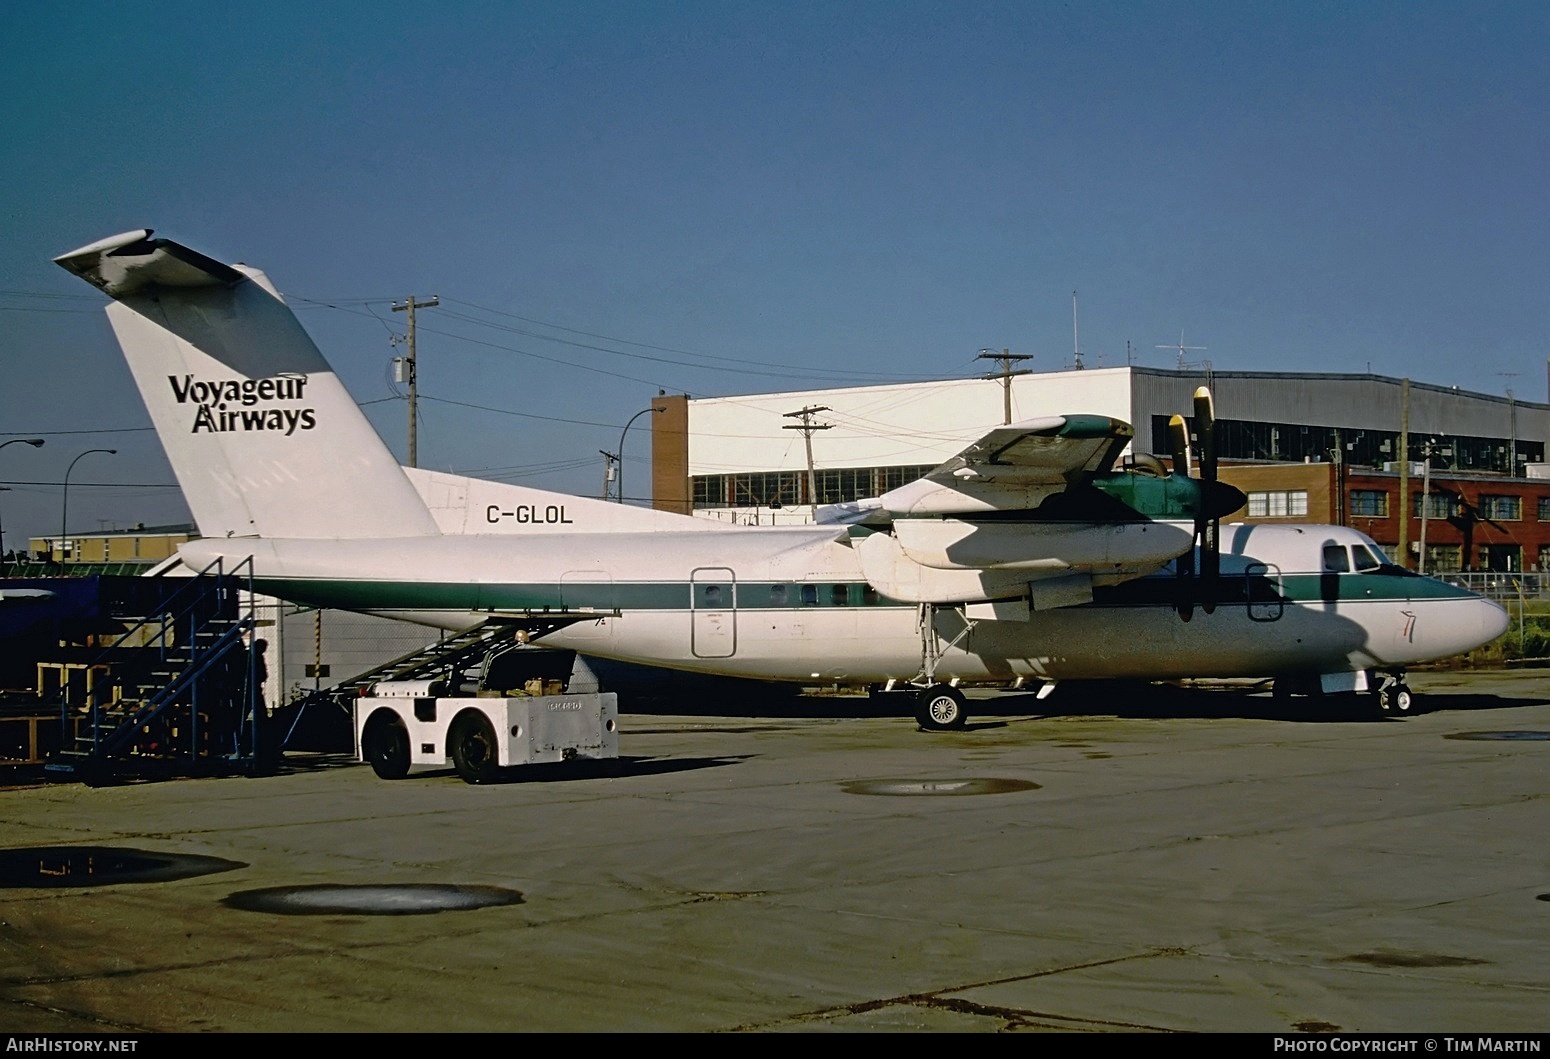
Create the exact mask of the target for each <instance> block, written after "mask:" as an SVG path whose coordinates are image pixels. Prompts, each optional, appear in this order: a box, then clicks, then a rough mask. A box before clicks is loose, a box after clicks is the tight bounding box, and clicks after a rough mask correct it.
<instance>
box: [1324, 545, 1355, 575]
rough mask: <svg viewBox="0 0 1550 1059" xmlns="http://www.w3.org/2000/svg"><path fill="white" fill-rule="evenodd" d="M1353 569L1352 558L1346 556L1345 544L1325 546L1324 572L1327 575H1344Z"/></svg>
mask: <svg viewBox="0 0 1550 1059" xmlns="http://www.w3.org/2000/svg"><path fill="white" fill-rule="evenodd" d="M1350 569H1351V559H1350V556H1348V555H1347V554H1346V550H1345V545H1343V544H1326V545H1324V572H1325V573H1326V574H1343V573H1347V572H1349V571H1350Z"/></svg>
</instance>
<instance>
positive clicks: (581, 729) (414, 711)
mask: <svg viewBox="0 0 1550 1059" xmlns="http://www.w3.org/2000/svg"><path fill="white" fill-rule="evenodd" d="M374 690H376V691H377V692H378V693H377V694H376V695H373V696H372V697H369V698H362V699H357V700H356V706H355V734H356V746H357V747H359V748H360V749H359V756H360V759H361V760H362V761H365V762H366V763H367V764H369V765H371V767H372V769H373V770H374V771H375V772H376V773H377V775H378V776H380V777H382V778H383V779H389V780H396V779H402V778H403V777H404V776H407V775H408V774H409V772H410V770H411V769H419V768H431V767H434V768H445V767H446V766H447V765H449V764H450V765H452V767H453V768H455V769H457V773H458V775H459V776H461V777H462V778H463V779H464V780H466V781H467V782H469V783H485V782H488V781H489V780H492V779H494V778H496V776H497V775H498V774H499V772H500V770H501V769H504V768H510V767H512V766H514V765H533V764H539V763H543V762H559V761H575V760H600V759H604V758H617V757H618V756H619V700H618V696H616V695H615V694H614V693H613V692H603V693H601V694H576V695H570V694H552V695H523V696H515V697H512V698H485V697H477V698H445V697H440V696H435V695H434V694H432V695H425V694H414V693H415V692H424V691H432V692H433V691H434V690H436V689H435V688H433V687H431V686H427V687H425V688H420V687H414V686H408V685H407V684H401V685H398V686H397V687H390V686H388V685H379V686H378V688H377V689H374ZM383 691H387V692H388V694H386V695H384V694H381V692H383Z"/></svg>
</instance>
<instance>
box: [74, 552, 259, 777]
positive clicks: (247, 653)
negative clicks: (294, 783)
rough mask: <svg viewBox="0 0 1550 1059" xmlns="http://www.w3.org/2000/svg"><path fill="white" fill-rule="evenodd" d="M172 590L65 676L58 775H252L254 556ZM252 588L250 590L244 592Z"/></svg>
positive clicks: (213, 568) (255, 756)
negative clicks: (76, 677) (82, 676)
mask: <svg viewBox="0 0 1550 1059" xmlns="http://www.w3.org/2000/svg"><path fill="white" fill-rule="evenodd" d="M166 580H167V584H168V586H169V589H170V591H168V592H167V593H165V594H163V595H162V596H161V597H160V599H159V601H158V602H157V604H156V605H155V606H154V608H152V612H151V613H149V614H146V615H145V616H143V617H141V618H140V619H139V620H138V621H136V622H135V623H134V624H133V625H131V626H130V628H129V629H128V630H127V631H126V632H124V633H123V635H121V636H119V637H118V638H117V639H116V640H115V641H114V642H113V643H112V644H111V645H110V646H108V647H107V648H105V649H104V650H103V652H102V655H101V657H100V660H99V661H98V662H97V663H94V664H93V665H92V666H90V667H89V668H88V670H87V672H88V673H89V674H92V676H93V677H94V679H89V680H87V681H86V682H85V683H84V684H83V685H82V684H72V683H70V682H65V683H64V684H63V685H62V687H61V693H60V725H61V730H62V740H63V742H62V748H61V749H60V750H59V751H57V752H56V753H55V754H54V755H53V756H52V757H51V758H50V760H49V761H48V762H47V763H46V764H45V766H44V771H45V774H46V775H48V776H49V777H50V778H51V779H79V780H84V781H86V782H103V781H111V780H114V779H127V778H150V777H167V776H174V775H193V774H211V773H217V774H218V773H244V774H250V775H251V774H255V773H258V772H261V771H266V770H267V769H269V768H270V767H272V765H273V764H274V763H275V757H276V755H275V754H274V753H272V752H267V751H268V748H269V747H270V746H271V745H272V743H273V740H272V739H270V738H269V737H268V733H267V731H266V724H265V721H266V717H265V710H264V702H263V689H262V688H261V687H260V686H259V684H260V682H259V680H258V679H256V677H257V673H256V669H257V663H256V659H255V657H254V655H253V652H252V651H251V650H250V649H249V648H248V645H247V640H248V639H249V638H250V637H251V634H252V632H253V630H254V628H255V625H256V620H255V617H254V613H253V603H252V601H253V563H252V560H251V559H246V560H243V561H242V562H241V563H239V564H238V565H237V566H236V567H235V568H234V569H232V570H231V571H230V572H227V571H226V570H225V568H224V564H223V560H219V559H218V560H216V561H215V562H214V563H212V564H210V566H208V567H206V568H205V569H203V570H201V571H199V572H198V573H197V574H195V575H194V576H193V577H190V578H187V579H186V583H182V584H178V586H177V587H176V588H175V589H172V588H171V585H172V584H173V583H174V582H180V581H184V580H185V579H182V578H168V579H166ZM244 593H245V595H244Z"/></svg>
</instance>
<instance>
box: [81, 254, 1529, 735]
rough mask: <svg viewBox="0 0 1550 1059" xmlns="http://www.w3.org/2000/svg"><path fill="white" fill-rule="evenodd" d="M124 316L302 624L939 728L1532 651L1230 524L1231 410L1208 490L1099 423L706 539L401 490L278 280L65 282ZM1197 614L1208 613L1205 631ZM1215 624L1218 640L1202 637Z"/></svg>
mask: <svg viewBox="0 0 1550 1059" xmlns="http://www.w3.org/2000/svg"><path fill="white" fill-rule="evenodd" d="M57 261H58V263H59V264H60V265H61V266H63V267H64V268H66V269H68V270H69V271H71V272H73V273H75V274H77V275H79V276H81V277H82V278H83V279H85V280H87V281H88V282H90V283H92V284H93V285H95V286H96V287H98V288H99V289H100V290H102V291H104V292H105V293H107V294H108V295H110V296H111V297H112V298H113V299H114V302H113V303H112V304H110V305H109V306H108V310H107V311H108V316H109V318H110V320H111V322H112V325H113V328H114V331H115V333H116V335H117V338H118V341H119V344H120V345H121V346H122V347H123V350H124V354H125V356H126V357H127V358H128V361H129V366H130V369H131V371H132V372H133V374H134V377H135V382H136V384H137V385H138V386H139V389H140V393H141V395H142V397H143V398H144V400H145V404H146V407H147V408H148V409H149V411H150V414H151V418H152V421H153V422H154V423H155V426H156V430H157V432H158V433H159V435H160V437H161V440H162V443H163V445H164V446H165V447H166V450H167V455H168V457H169V458H170V460H171V463H172V467H173V470H174V472H175V473H176V475H177V478H178V482H179V484H180V485H181V486H182V489H183V493H184V496H185V497H186V498H187V501H188V504H189V507H190V509H191V511H192V513H193V516H194V518H195V520H196V522H197V523H198V526H199V531H200V533H201V534H202V537H201V538H199V539H197V540H194V541H191V542H189V543H187V544H185V545H183V546H182V548H181V549H180V552H181V555H182V557H183V559H184V561H185V562H186V563H187V564H188V565H190V566H192V567H194V568H195V569H200V568H204V567H205V566H208V565H209V564H211V563H212V562H214V561H215V560H216V559H221V560H223V561H225V562H226V563H228V564H231V565H235V564H237V563H240V562H241V561H243V560H246V559H248V558H249V557H251V558H252V560H253V569H254V571H255V576H256V578H257V582H258V587H259V589H260V590H261V591H264V592H267V593H269V594H272V595H275V596H278V597H280V598H282V599H286V600H290V601H293V602H296V603H300V604H306V605H311V606H317V607H329V608H342V609H346V610H354V611H362V612H367V613H373V614H379V615H385V616H388V617H393V618H399V619H404V620H407V621H414V622H421V623H423V624H427V625H431V626H434V627H438V628H471V627H473V626H475V625H478V624H480V623H482V622H487V621H492V620H496V621H505V622H509V623H511V624H512V625H513V626H515V627H516V628H518V629H521V630H525V631H526V633H527V635H528V636H530V637H532V638H534V639H538V638H541V639H542V641H543V643H544V644H546V645H552V646H556V647H564V648H570V649H574V650H576V651H578V652H580V653H582V654H584V655H592V656H597V657H601V658H608V659H617V660H623V661H629V662H637V663H645V664H649V665H654V666H663V667H669V668H675V669H680V670H691V671H697V672H701V673H711V674H723V675H731V676H741V677H755V678H762V679H766V680H776V681H795V682H803V683H811V684H835V683H838V684H847V685H856V686H862V685H870V686H879V685H880V686H882V687H884V688H886V689H887V690H894V689H896V688H906V689H913V690H914V691H915V700H914V705H915V713H916V717H917V719H918V721H919V723H920V725H921V727H923V728H926V729H942V728H954V727H959V726H961V725H963V723H964V720H965V718H966V716H967V713H966V706H965V699H964V695H963V693H962V691H961V690H960V687H961V686H966V685H974V684H993V685H1000V686H1023V684H1024V682H1027V681H1042V682H1044V685H1043V686H1042V687H1041V689H1040V694H1041V695H1042V694H1044V693H1045V692H1047V691H1048V689H1049V688H1051V687H1053V685H1054V682H1057V681H1061V680H1077V679H1102V678H1139V679H1150V680H1166V679H1177V678H1191V677H1199V678H1213V677H1268V678H1273V679H1274V680H1275V687H1276V689H1277V691H1278V692H1285V691H1292V690H1298V691H1309V692H1314V693H1317V692H1320V691H1364V690H1365V691H1374V692H1376V693H1377V696H1378V701H1379V704H1380V705H1381V706H1382V707H1383V708H1384V709H1386V710H1393V711H1398V712H1404V711H1408V710H1410V709H1411V707H1412V702H1413V700H1412V696H1411V693H1410V690H1409V689H1408V688H1407V687H1406V685H1405V683H1404V672H1405V667H1406V666H1408V665H1411V664H1414V663H1418V662H1424V661H1429V660H1433V659H1439V658H1445V657H1448V656H1451V655H1455V654H1459V653H1461V652H1464V651H1468V650H1470V649H1472V648H1474V647H1477V646H1479V645H1481V644H1484V643H1487V642H1489V641H1490V640H1492V639H1495V638H1496V637H1497V636H1498V635H1500V634H1501V633H1502V632H1503V631H1505V629H1506V627H1507V615H1506V612H1505V611H1504V610H1503V609H1502V608H1501V607H1500V606H1498V605H1497V604H1495V603H1493V602H1490V601H1488V600H1486V599H1483V598H1481V597H1480V596H1478V595H1475V594H1474V593H1471V592H1468V591H1465V590H1464V589H1461V588H1458V587H1455V586H1452V585H1449V584H1446V583H1444V582H1442V581H1438V580H1433V579H1431V578H1426V577H1421V576H1418V575H1416V574H1413V573H1410V572H1409V571H1406V570H1403V569H1401V568H1400V567H1398V566H1395V565H1394V564H1392V563H1391V562H1389V561H1388V560H1387V559H1386V558H1385V557H1384V556H1383V554H1382V553H1381V551H1380V550H1379V548H1378V546H1377V545H1376V544H1375V543H1374V542H1373V541H1372V540H1371V539H1370V538H1368V537H1366V536H1364V535H1363V534H1361V533H1358V532H1356V531H1354V530H1350V529H1345V528H1340V527H1334V526H1313V525H1274V526H1269V525H1232V526H1227V527H1219V526H1218V523H1217V520H1218V519H1220V518H1221V517H1222V516H1224V515H1226V514H1229V513H1231V512H1232V511H1234V510H1236V509H1237V508H1238V507H1239V506H1241V504H1242V503H1243V494H1242V493H1240V492H1238V491H1237V490H1236V489H1233V488H1232V487H1230V486H1227V485H1225V484H1223V483H1220V482H1218V481H1217V480H1216V475H1215V460H1214V457H1213V456H1212V452H1211V450H1212V446H1211V444H1210V434H1211V425H1212V422H1213V420H1212V415H1211V408H1210V397H1209V394H1207V393H1205V392H1204V391H1202V392H1201V393H1200V394H1197V398H1196V429H1197V433H1198V435H1199V437H1200V439H1201V445H1200V448H1201V450H1202V459H1201V477H1200V478H1193V477H1191V476H1190V469H1189V459H1188V445H1187V438H1186V436H1185V433H1184V421H1183V419H1182V418H1181V417H1177V416H1176V417H1174V424H1173V429H1174V449H1175V452H1174V454H1173V473H1169V472H1168V471H1167V469H1166V468H1165V467H1164V466H1163V464H1162V463H1161V461H1159V460H1157V459H1155V458H1154V457H1150V456H1144V455H1143V456H1138V457H1136V458H1135V459H1134V460H1133V461H1132V462H1131V464H1130V465H1129V466H1128V467H1124V468H1122V469H1120V470H1114V466H1115V462H1116V460H1117V458H1118V457H1119V455H1120V453H1121V451H1122V450H1123V449H1124V448H1125V447H1126V445H1127V444H1128V443H1129V442H1130V440H1131V436H1132V431H1131V428H1130V427H1129V426H1128V425H1127V424H1125V423H1122V422H1119V421H1117V420H1113V419H1110V418H1108V417H1100V416H1061V417H1051V418H1044V419H1036V420H1031V421H1028V422H1023V423H1018V424H1014V425H1011V426H1004V427H998V428H996V429H994V430H991V431H990V432H989V433H988V434H987V435H986V436H985V437H984V438H983V439H981V440H980V441H979V442H978V443H976V444H974V445H972V446H970V447H969V448H968V449H966V450H964V451H963V452H962V453H961V454H959V455H958V456H956V457H955V458H953V459H952V460H949V461H948V462H947V463H945V464H943V465H942V466H941V467H938V468H937V469H935V470H934V471H932V472H931V473H930V474H928V475H926V476H925V477H924V478H921V479H919V480H917V481H915V482H913V483H910V484H908V485H905V486H903V487H901V488H899V489H895V490H893V491H892V492H889V493H887V494H885V495H883V496H881V497H879V498H876V499H873V500H868V501H862V502H860V503H857V504H848V505H839V506H837V507H836V508H832V509H827V510H825V511H824V512H823V513H822V514H823V521H820V522H818V523H816V524H813V525H807V526H783V527H773V526H768V527H733V526H728V525H726V524H725V523H721V522H715V521H711V520H707V519H699V518H693V517H690V516H684V515H677V514H669V513H665V512H657V511H649V510H643V509H638V508H633V507H628V506H625V505H622V504H614V503H605V502H602V501H598V500H589V499H584V498H581V497H577V496H571V495H566V494H560V493H552V492H546V491H541V490H537V489H529V488H524V487H521V486H515V485H507V484H503V483H495V482H487V481H481V480H478V479H473V478H465V477H459V476H456V475H451V474H442V473H437V472H434V471H427V470H420V469H415V468H408V467H401V466H399V464H398V461H397V460H396V459H395V458H394V457H393V455H392V454H391V452H390V451H389V450H388V448H387V446H386V445H384V444H383V442H382V440H381V438H380V437H378V436H377V434H376V432H375V431H374V430H373V429H372V427H371V425H370V423H369V422H368V421H367V420H366V418H365V416H364V415H362V414H361V411H360V409H359V408H358V407H357V406H356V404H355V402H354V400H353V399H352V398H351V397H350V395H349V394H348V392H347V391H346V390H345V388H344V386H343V384H342V383H341V382H340V381H339V379H338V377H337V376H336V375H335V374H334V373H333V371H332V369H330V367H329V366H328V363H327V362H326V361H325V360H324V358H323V356H322V354H321V353H319V351H318V349H317V347H316V346H315V345H314V344H313V342H312V340H311V339H310V338H309V337H308V336H307V334H306V332H305V331H303V329H302V327H301V325H300V324H299V323H298V322H297V320H296V318H295V316H294V315H293V314H292V313H291V311H290V310H289V309H287V308H286V306H285V305H284V303H283V301H282V300H281V298H280V295H279V293H278V291H276V289H275V288H274V286H273V285H272V284H271V283H270V281H269V280H268V278H267V277H266V276H265V275H264V274H263V273H262V272H259V271H257V270H255V269H251V268H248V267H246V266H243V265H225V264H222V263H220V262H218V261H215V260H213V259H211V258H208V257H205V256H204V255H202V254H199V253H197V252H195V251H192V250H189V249H188V248H186V247H183V246H180V245H179V244H177V243H174V242H170V241H168V240H165V239H154V238H152V233H151V231H150V230H148V229H147V230H142V231H134V232H127V233H124V234H122V235H117V236H113V237H112V238H109V239H104V240H102V241H100V242H97V243H93V244H91V245H90V246H86V247H82V248H81V249H79V250H76V251H73V252H71V253H68V254H65V255H63V256H62V257H60V258H58V259H57ZM1197 610H1198V612H1199V613H1196V612H1197ZM1191 619H1193V620H1191Z"/></svg>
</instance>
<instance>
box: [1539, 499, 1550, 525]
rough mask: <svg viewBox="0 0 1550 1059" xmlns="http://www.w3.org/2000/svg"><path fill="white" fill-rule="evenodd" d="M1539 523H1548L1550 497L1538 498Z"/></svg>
mask: <svg viewBox="0 0 1550 1059" xmlns="http://www.w3.org/2000/svg"><path fill="white" fill-rule="evenodd" d="M1539 521H1541V522H1550V496H1542V497H1540V498H1539Z"/></svg>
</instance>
